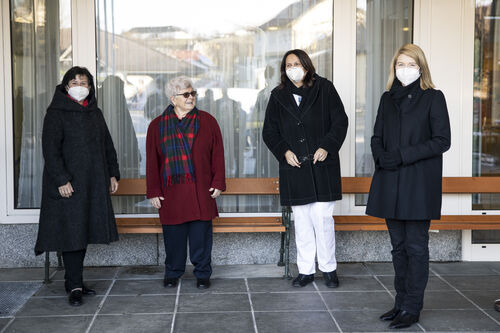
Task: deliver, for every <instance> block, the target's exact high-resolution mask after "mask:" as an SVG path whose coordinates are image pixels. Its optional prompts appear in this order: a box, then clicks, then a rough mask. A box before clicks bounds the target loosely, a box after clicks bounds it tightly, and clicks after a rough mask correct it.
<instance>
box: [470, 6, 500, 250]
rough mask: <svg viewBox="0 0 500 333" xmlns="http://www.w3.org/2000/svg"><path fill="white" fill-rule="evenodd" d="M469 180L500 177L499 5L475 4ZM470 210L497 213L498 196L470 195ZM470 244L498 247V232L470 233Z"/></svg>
mask: <svg viewBox="0 0 500 333" xmlns="http://www.w3.org/2000/svg"><path fill="white" fill-rule="evenodd" d="M474 46H475V47H474V116H473V139H472V140H473V141H472V145H473V152H472V176H475V177H499V176H500V63H499V61H498V60H499V58H500V2H499V1H497V0H493V1H484V0H476V17H475V29H474ZM472 209H475V210H489V209H500V194H491V193H481V194H474V195H472ZM472 243H500V231H498V230H474V231H472Z"/></svg>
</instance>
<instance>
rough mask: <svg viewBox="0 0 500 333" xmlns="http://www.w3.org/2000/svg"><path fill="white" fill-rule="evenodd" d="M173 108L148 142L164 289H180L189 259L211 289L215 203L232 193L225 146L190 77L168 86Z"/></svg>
mask: <svg viewBox="0 0 500 333" xmlns="http://www.w3.org/2000/svg"><path fill="white" fill-rule="evenodd" d="M166 94H167V97H168V98H169V100H170V105H169V106H168V107H167V109H166V110H165V111H164V112H163V114H162V115H161V116H159V117H157V118H155V119H154V120H153V121H152V122H151V123H150V124H149V128H148V134H147V139H146V183H147V192H146V196H147V198H148V199H149V200H150V202H151V204H152V205H153V207H155V208H157V209H158V211H159V214H160V221H161V224H162V226H163V239H164V242H165V253H166V259H165V279H164V281H163V282H164V286H165V287H168V288H173V287H175V286H177V283H178V281H179V278H180V277H181V276H182V275H183V274H184V271H185V268H186V257H187V241H188V240H189V258H190V259H191V263H192V264H193V265H194V275H195V276H196V278H197V281H196V286H197V287H198V288H199V289H206V288H209V287H210V275H211V274H212V267H211V255H212V219H213V218H215V217H216V216H218V213H217V205H216V201H215V199H216V198H217V197H218V196H219V195H220V193H221V191H224V190H225V189H226V182H225V176H224V173H225V171H224V146H223V143H222V135H221V132H220V129H219V125H218V124H217V121H216V120H215V118H214V117H212V116H211V115H210V114H209V113H207V112H205V111H201V110H198V109H197V108H196V90H194V89H193V84H192V83H191V81H190V80H189V79H188V78H187V77H182V76H181V77H177V78H175V79H172V80H171V81H170V82H168V83H167V86H166Z"/></svg>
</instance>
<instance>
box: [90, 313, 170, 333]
mask: <svg viewBox="0 0 500 333" xmlns="http://www.w3.org/2000/svg"><path fill="white" fill-rule="evenodd" d="M171 325H172V315H171V314H154V315H149V314H148V315H138V314H127V315H99V316H97V317H96V319H95V321H94V324H93V325H92V329H91V330H90V332H93V333H102V332H106V333H136V332H148V333H164V332H170V326H171Z"/></svg>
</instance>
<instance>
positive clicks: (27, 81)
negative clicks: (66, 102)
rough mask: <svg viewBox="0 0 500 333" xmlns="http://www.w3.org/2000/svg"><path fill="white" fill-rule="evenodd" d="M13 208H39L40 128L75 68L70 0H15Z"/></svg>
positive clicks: (40, 186)
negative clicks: (58, 87) (64, 78)
mask: <svg viewBox="0 0 500 333" xmlns="http://www.w3.org/2000/svg"><path fill="white" fill-rule="evenodd" d="M10 22H11V39H12V90H13V96H12V97H13V109H14V110H13V119H14V198H15V199H14V200H15V203H14V204H15V208H39V207H40V201H41V196H42V173H43V156H42V145H41V137H42V126H43V118H44V116H45V110H46V109H47V106H48V105H49V104H50V101H51V99H52V95H53V93H54V90H55V87H56V85H57V84H59V83H60V82H61V80H62V76H63V75H64V73H65V72H66V71H67V70H68V69H69V68H70V67H71V66H72V51H71V1H70V0H50V1H49V0H25V1H11V4H10Z"/></svg>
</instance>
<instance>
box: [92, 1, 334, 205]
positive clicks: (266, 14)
mask: <svg viewBox="0 0 500 333" xmlns="http://www.w3.org/2000/svg"><path fill="white" fill-rule="evenodd" d="M118 3H119V4H120V5H119V6H118ZM189 7H190V8H195V9H196V10H186V3H183V2H172V1H161V0H143V1H134V0H121V1H119V2H117V1H113V0H96V15H97V21H96V23H97V56H98V62H97V85H98V87H99V90H98V91H99V95H98V99H99V100H100V103H101V105H102V106H103V108H109V109H108V110H104V109H103V112H104V114H105V115H108V116H107V121H108V125H110V124H109V122H110V121H113V120H111V119H112V117H113V116H112V115H116V114H124V113H128V114H129V115H130V119H131V121H132V124H133V130H132V129H130V128H129V127H128V126H127V125H126V124H125V123H123V125H118V127H117V130H116V131H115V133H112V135H113V140H114V141H115V144H116V141H120V140H124V138H126V137H128V136H130V135H135V137H136V138H137V144H138V152H139V153H138V154H134V153H130V152H127V154H128V156H130V157H127V158H126V159H127V160H126V161H123V162H121V164H120V165H122V163H124V164H126V165H127V167H128V168H129V172H130V174H133V176H127V177H139V178H143V177H145V138H146V131H147V127H148V125H149V123H150V122H151V120H152V119H154V118H155V117H157V116H159V115H160V114H161V113H162V112H163V111H164V110H165V108H166V107H167V105H168V103H169V101H168V100H167V98H166V97H165V92H164V86H165V83H166V82H168V81H169V80H170V79H172V78H174V77H176V76H179V75H186V76H188V77H190V78H191V79H192V80H193V82H194V84H195V86H196V90H197V91H198V97H197V106H198V108H199V109H201V110H204V111H207V112H209V113H210V114H212V115H213V116H214V117H215V118H216V119H217V121H218V123H219V126H220V128H221V132H222V135H223V139H224V150H225V161H226V165H225V167H226V177H236V178H241V177H277V176H278V165H277V161H276V160H275V158H274V156H272V154H271V153H270V152H269V151H268V149H267V148H266V147H265V145H264V143H263V142H262V135H261V132H262V123H263V120H264V115H265V110H266V106H267V102H268V99H269V95H270V92H271V90H272V89H273V88H274V87H275V86H276V85H277V83H278V81H279V75H280V70H279V64H280V61H281V57H282V56H283V54H284V53H285V52H286V51H287V50H289V49H292V48H302V49H304V50H306V51H307V52H308V53H309V54H310V55H311V58H312V60H313V62H314V65H315V67H316V70H317V72H318V73H319V74H320V75H322V76H324V77H326V78H328V79H329V80H331V79H332V17H333V1H332V0H299V1H297V0H275V1H266V0H255V1H246V0H237V1H236V0H235V1H228V2H225V5H224V10H220V8H219V7H218V6H214V5H213V3H212V2H210V1H201V0H193V1H191V2H190V3H189ZM262 8H266V10H262ZM166 22H167V24H166ZM110 76H112V77H117V78H119V79H120V80H121V81H122V82H123V87H122V88H119V89H120V90H122V91H121V93H122V95H123V97H124V102H123V103H121V104H120V102H118V101H117V102H115V101H114V99H116V96H114V95H113V94H115V95H119V94H118V92H117V91H115V90H113V93H108V92H106V91H105V90H104V89H102V87H103V86H104V83H105V81H106V80H107V78H108V77H110ZM108 100H113V102H108ZM133 132H135V134H134V133H133ZM126 145H127V148H125V149H129V148H130V149H133V147H134V145H133V144H131V143H130V142H128V143H126ZM136 156H141V157H142V159H141V158H139V163H138V164H137V165H136V167H135V168H136V170H134V171H132V169H134V165H135V164H134V163H135V162H136ZM129 158H130V159H133V162H134V163H132V162H131V161H129V160H128V159H129ZM127 177H125V176H124V178H127ZM113 200H114V205H115V212H117V213H135V212H144V211H145V210H149V211H150V212H154V210H153V209H152V208H151V207H150V205H149V203H148V202H147V201H145V200H143V201H140V200H139V199H135V203H134V204H130V203H129V202H126V201H125V200H126V199H125V198H114V199H113ZM218 200H219V206H220V208H221V209H220V210H221V211H224V212H266V211H280V207H279V200H278V199H277V198H276V197H272V196H248V197H246V196H223V197H221V198H220V199H218ZM167 204H168V203H167Z"/></svg>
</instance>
